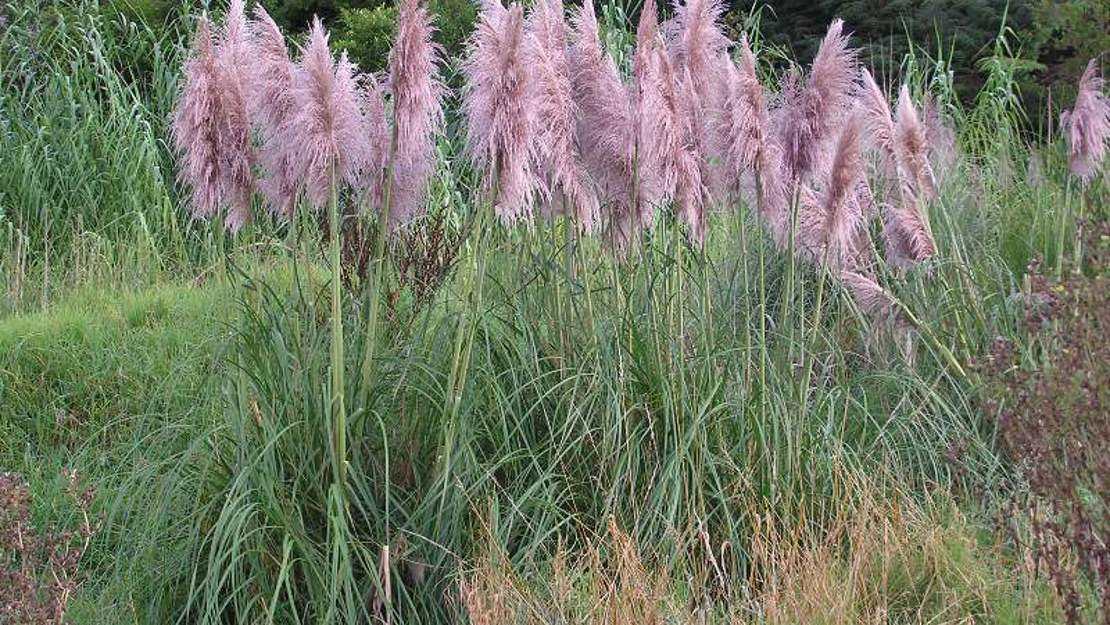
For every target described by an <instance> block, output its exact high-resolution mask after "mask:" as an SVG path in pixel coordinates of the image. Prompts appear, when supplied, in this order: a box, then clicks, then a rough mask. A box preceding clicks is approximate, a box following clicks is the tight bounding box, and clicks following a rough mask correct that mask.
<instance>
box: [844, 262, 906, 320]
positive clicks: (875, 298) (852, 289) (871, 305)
mask: <svg viewBox="0 0 1110 625" xmlns="http://www.w3.org/2000/svg"><path fill="white" fill-rule="evenodd" d="M840 282H841V284H843V285H844V288H845V289H847V290H848V293H849V294H850V295H851V296H852V300H853V301H854V302H855V303H856V306H857V307H858V308H859V309H860V312H862V313H864V314H865V315H868V316H870V317H873V318H875V319H880V320H893V319H896V318H897V317H898V304H897V302H896V301H895V299H894V296H892V295H891V294H890V292H888V291H887V290H886V289H884V288H883V287H882V286H880V285H879V283H878V282H877V281H876V280H875V278H874V277H873V276H870V275H868V274H866V273H863V272H859V271H850V270H845V271H841V272H840Z"/></svg>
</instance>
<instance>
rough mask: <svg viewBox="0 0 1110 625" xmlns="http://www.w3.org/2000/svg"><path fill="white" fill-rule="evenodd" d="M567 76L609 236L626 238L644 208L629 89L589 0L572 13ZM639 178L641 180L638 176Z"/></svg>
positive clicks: (616, 239)
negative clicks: (604, 208) (605, 211)
mask: <svg viewBox="0 0 1110 625" xmlns="http://www.w3.org/2000/svg"><path fill="white" fill-rule="evenodd" d="M570 62H571V82H572V84H573V86H574V99H575V102H576V103H577V104H578V110H579V112H580V116H579V120H578V128H577V134H578V144H579V146H580V148H581V150H582V155H583V157H584V158H585V161H586V165H587V167H588V168H589V170H590V172H591V173H592V174H593V177H594V180H595V181H596V182H597V183H598V185H599V187H600V190H601V199H602V202H604V203H605V204H606V205H607V206H609V213H610V214H609V218H608V221H609V230H610V239H611V240H612V242H613V244H614V245H615V246H616V247H618V248H619V247H621V246H623V244H624V243H625V242H626V241H627V238H628V236H630V233H631V231H632V228H633V226H634V225H635V222H637V221H640V222H642V221H643V219H641V215H642V211H643V210H647V208H646V207H641V204H642V203H641V201H640V198H639V197H633V195H639V193H638V192H637V190H636V182H635V180H636V176H635V174H634V167H633V160H634V158H633V154H634V152H635V144H636V122H635V118H634V116H633V106H632V102H631V98H630V94H629V92H628V90H627V89H626V88H625V85H624V84H623V83H622V82H621V79H620V74H619V72H618V71H617V66H616V64H615V63H614V62H613V59H612V58H611V57H610V56H609V55H608V54H606V53H605V51H604V50H603V49H602V47H601V40H600V38H599V33H598V26H597V16H596V15H595V14H594V6H593V1H592V0H585V2H583V3H582V8H581V10H580V11H579V12H578V15H577V16H576V19H575V29H574V35H573V43H572V46H571V53H570ZM641 183H642V181H641Z"/></svg>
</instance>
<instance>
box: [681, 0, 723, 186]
mask: <svg viewBox="0 0 1110 625" xmlns="http://www.w3.org/2000/svg"><path fill="white" fill-rule="evenodd" d="M724 9H725V6H724V4H723V3H722V2H721V1H720V0H686V2H684V3H682V4H679V3H678V0H676V3H675V16H674V19H673V20H671V22H670V23H669V24H668V28H667V30H668V31H669V35H670V37H669V38H670V48H671V55H672V62H673V63H674V66H675V71H676V73H677V74H678V75H681V76H689V77H690V80H691V83H692V87H693V94H694V95H695V96H696V98H695V99H694V101H693V102H691V103H690V106H688V107H687V108H688V110H689V112H690V114H691V115H693V117H694V124H695V129H696V139H697V143H696V146H697V152H698V154H699V158H700V160H701V163H700V165H699V167H700V168H701V170H702V178H703V181H704V182H705V185H706V192H707V193H709V194H710V195H711V196H712V198H714V199H716V200H718V201H720V200H723V197H724V195H725V193H726V190H727V182H728V176H727V172H726V170H725V168H724V167H723V166H722V165H721V163H722V161H723V156H724V153H725V151H726V149H727V147H726V145H725V142H724V137H723V136H722V135H721V133H720V132H719V126H720V124H721V121H720V120H721V118H722V117H723V116H724V115H725V101H724V100H725V93H726V90H725V86H726V84H725V83H726V80H727V73H728V68H729V66H730V65H731V61H730V60H729V59H728V46H729V43H730V42H729V40H728V37H726V36H725V35H724V33H722V32H721V28H720V19H721V15H722V14H723V13H724ZM708 199H709V198H706V201H708Z"/></svg>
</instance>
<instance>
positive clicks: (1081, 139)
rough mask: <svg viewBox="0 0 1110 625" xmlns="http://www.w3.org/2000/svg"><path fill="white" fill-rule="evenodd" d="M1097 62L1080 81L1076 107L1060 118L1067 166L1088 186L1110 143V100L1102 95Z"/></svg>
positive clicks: (1092, 62) (1088, 67) (1091, 61)
mask: <svg viewBox="0 0 1110 625" xmlns="http://www.w3.org/2000/svg"><path fill="white" fill-rule="evenodd" d="M1102 86H1103V79H1102V77H1101V76H1100V75H1099V68H1098V59H1097V58H1094V59H1091V60H1090V62H1088V63H1087V69H1086V70H1084V72H1083V76H1082V77H1081V78H1080V79H1079V92H1078V94H1077V95H1076V98H1075V106H1074V107H1073V108H1072V110H1071V111H1067V112H1065V113H1064V114H1063V115H1061V125H1062V126H1063V127H1064V128H1063V130H1064V133H1065V136H1066V137H1067V140H1068V147H1069V152H1068V165H1069V167H1070V168H1071V171H1072V173H1073V174H1075V175H1076V176H1078V177H1079V179H1080V180H1082V181H1083V182H1084V183H1088V182H1090V181H1091V179H1092V178H1094V177H1095V175H1096V174H1097V173H1098V172H1099V169H1100V168H1101V167H1102V162H1103V160H1104V159H1105V158H1106V143H1107V141H1110V99H1108V98H1107V97H1106V96H1105V95H1104V94H1103V93H1102Z"/></svg>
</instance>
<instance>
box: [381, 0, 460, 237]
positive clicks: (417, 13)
mask: <svg viewBox="0 0 1110 625" xmlns="http://www.w3.org/2000/svg"><path fill="white" fill-rule="evenodd" d="M434 34H435V27H434V26H433V25H432V19H431V16H430V15H429V14H428V11H427V9H425V8H424V7H423V6H422V5H421V4H420V0H402V2H401V6H400V12H399V13H398V16H397V37H396V40H395V41H394V43H393V48H392V50H391V51H390V54H389V86H390V91H392V93H393V123H394V126H395V132H396V146H395V147H394V162H393V166H392V168H393V185H392V188H391V193H390V197H391V199H390V203H391V204H392V206H391V207H390V213H389V214H390V223H391V224H394V225H396V224H401V223H405V222H407V221H409V220H410V219H412V218H413V217H415V216H416V215H418V214H419V213H420V212H422V209H423V208H424V193H425V191H426V189H427V184H428V178H429V177H430V176H431V174H432V171H433V164H434V160H435V149H436V145H435V141H436V135H437V134H438V132H439V129H440V128H441V127H442V124H443V108H442V101H443V95H444V93H445V89H444V87H443V84H442V83H441V82H440V81H439V79H438V77H437V72H436V65H437V63H438V62H439V58H440V54H441V50H440V48H439V46H438V45H436V44H435V43H434V41H433V40H432V37H433V36H434ZM369 117H371V118H372V117H374V112H373V110H371V112H370V115H369ZM382 119H383V121H384V111H383V116H382Z"/></svg>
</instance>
